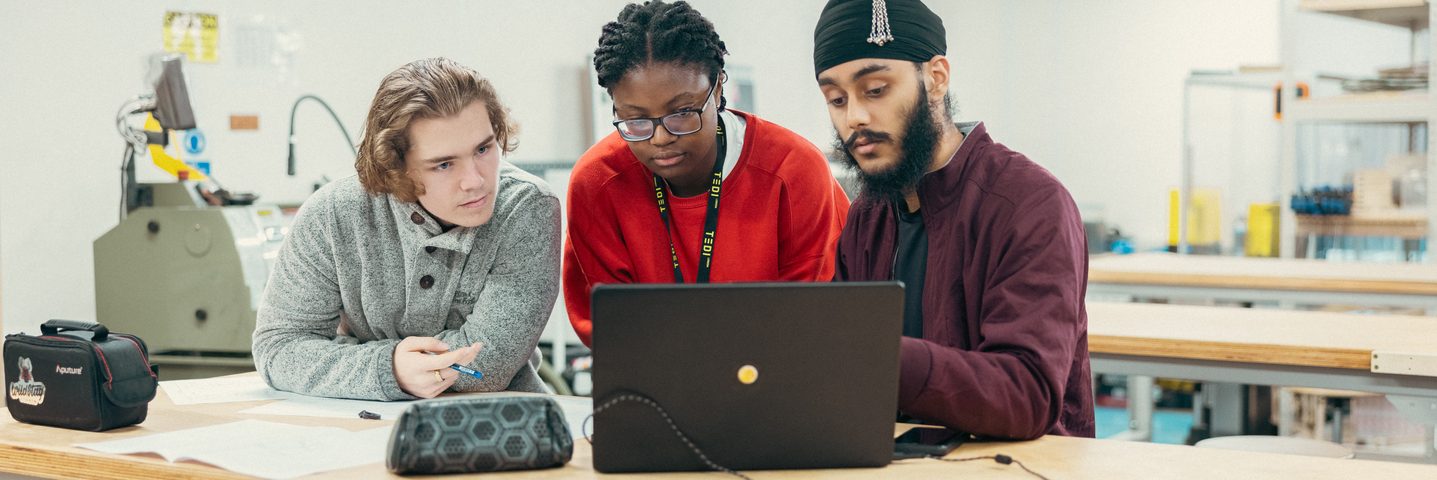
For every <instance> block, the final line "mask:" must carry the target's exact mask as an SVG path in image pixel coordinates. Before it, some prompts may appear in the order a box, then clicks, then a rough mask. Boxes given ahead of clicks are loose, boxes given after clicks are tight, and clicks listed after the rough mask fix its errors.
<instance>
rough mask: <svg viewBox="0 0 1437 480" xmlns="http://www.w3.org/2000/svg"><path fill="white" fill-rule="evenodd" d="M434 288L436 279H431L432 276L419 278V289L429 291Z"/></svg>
mask: <svg viewBox="0 0 1437 480" xmlns="http://www.w3.org/2000/svg"><path fill="white" fill-rule="evenodd" d="M432 286H434V277H431V276H429V275H425V276H423V277H419V288H423V289H426V290H427V289H429V287H432Z"/></svg>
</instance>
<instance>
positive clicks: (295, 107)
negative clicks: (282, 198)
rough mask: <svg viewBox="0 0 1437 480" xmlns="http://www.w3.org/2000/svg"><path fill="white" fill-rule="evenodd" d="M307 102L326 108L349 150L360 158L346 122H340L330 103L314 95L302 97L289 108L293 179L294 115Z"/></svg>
mask: <svg viewBox="0 0 1437 480" xmlns="http://www.w3.org/2000/svg"><path fill="white" fill-rule="evenodd" d="M305 100H314V101H315V102H318V103H319V106H321V107H324V110H325V111H326V112H329V116H330V118H333V119H334V124H335V125H339V132H340V133H343V134H344V142H345V143H348V144H349V150H350V151H351V152H354V155H355V156H358V155H359V149H358V148H354V140H352V139H351V137H350V136H349V130H348V129H345V128H344V122H341V121H339V115H337V114H335V113H334V109H332V108H329V104H328V103H325V102H324V100H323V99H321V98H319V97H316V96H314V95H301V96H300V97H299V98H298V99H296V100H295V101H294V105H293V106H291V107H290V108H289V163H288V166H289V169H288V172H289V176H291V177H293V176H294V114H295V112H298V111H299V104H300V103H302V102H304V101H305Z"/></svg>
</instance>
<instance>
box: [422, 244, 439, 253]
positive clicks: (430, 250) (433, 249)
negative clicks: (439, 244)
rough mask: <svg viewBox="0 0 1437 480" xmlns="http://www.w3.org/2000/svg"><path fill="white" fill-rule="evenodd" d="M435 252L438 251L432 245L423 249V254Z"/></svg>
mask: <svg viewBox="0 0 1437 480" xmlns="http://www.w3.org/2000/svg"><path fill="white" fill-rule="evenodd" d="M435 250H438V249H437V248H435V247H434V246H433V245H430V246H427V247H424V253H434V251H435Z"/></svg>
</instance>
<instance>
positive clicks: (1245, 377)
mask: <svg viewBox="0 0 1437 480" xmlns="http://www.w3.org/2000/svg"><path fill="white" fill-rule="evenodd" d="M1087 308H1088V349H1089V352H1090V359H1091V366H1092V369H1093V372H1095V373H1111V374H1123V375H1141V376H1146V377H1157V376H1161V377H1169V378H1181V379H1187V380H1199V381H1206V382H1222V383H1241V384H1252V385H1277V386H1302V387H1318V388H1330V389H1340V390H1357V391H1363V392H1372V393H1380V394H1385V395H1387V396H1388V399H1389V400H1390V401H1392V402H1393V404H1394V405H1396V406H1397V407H1398V409H1399V410H1401V411H1402V412H1403V413H1404V414H1405V415H1407V417H1408V418H1410V419H1412V420H1415V421H1417V422H1419V423H1422V424H1426V425H1429V428H1430V426H1431V425H1433V424H1434V423H1437V318H1431V317H1421V316H1408V315H1359V314H1347V313H1329V312H1307V311H1294V310H1273V309H1253V308H1230V307H1198V306H1180V305H1159V304H1141V303H1105V302H1088V304H1087ZM1134 401H1137V400H1134ZM1149 410H1150V409H1149ZM1129 413H1130V415H1132V419H1133V420H1135V421H1137V422H1142V421H1144V418H1142V417H1144V416H1146V415H1147V413H1138V412H1137V411H1136V410H1130V411H1129ZM1429 450H1430V448H1429ZM1427 456H1428V460H1430V461H1437V452H1433V451H1429V452H1427Z"/></svg>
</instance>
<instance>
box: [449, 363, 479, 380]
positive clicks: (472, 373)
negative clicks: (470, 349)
mask: <svg viewBox="0 0 1437 480" xmlns="http://www.w3.org/2000/svg"><path fill="white" fill-rule="evenodd" d="M449 368H451V369H453V370H454V371H456V372H459V373H462V374H465V375H468V376H471V377H474V378H475V379H481V378H484V374H482V373H479V371H478V370H475V369H472V368H469V367H466V366H463V365H460V364H457V363H451V364H449Z"/></svg>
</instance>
